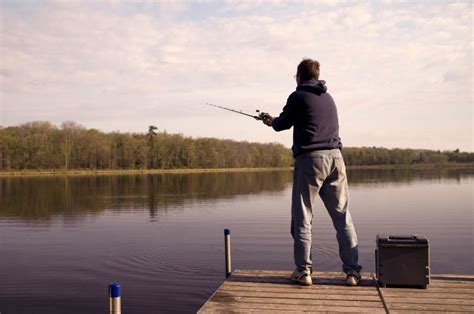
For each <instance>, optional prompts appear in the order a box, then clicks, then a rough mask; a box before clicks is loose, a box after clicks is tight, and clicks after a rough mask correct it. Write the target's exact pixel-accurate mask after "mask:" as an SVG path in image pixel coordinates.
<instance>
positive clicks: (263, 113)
mask: <svg viewBox="0 0 474 314" xmlns="http://www.w3.org/2000/svg"><path fill="white" fill-rule="evenodd" d="M255 111H256V112H257V113H258V116H253V117H254V118H255V120H263V119H265V118H266V117H267V116H269V114H268V113H266V112H260V110H258V109H257V110H255Z"/></svg>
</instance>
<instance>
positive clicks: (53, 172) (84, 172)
mask: <svg viewBox="0 0 474 314" xmlns="http://www.w3.org/2000/svg"><path fill="white" fill-rule="evenodd" d="M347 169H348V170H401V169H403V170H409V169H413V170H429V169H436V170H441V169H474V163H465V164H464V163H447V164H418V165H354V166H347ZM290 170H293V167H275V168H203V169H200V168H195V169H101V170H92V169H75V170H68V171H65V170H63V169H50V170H11V171H0V178H1V177H22V176H91V175H92V176H97V175H145V174H192V173H224V172H230V173H235V172H267V171H290Z"/></svg>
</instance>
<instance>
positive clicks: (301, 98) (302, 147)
mask: <svg viewBox="0 0 474 314" xmlns="http://www.w3.org/2000/svg"><path fill="white" fill-rule="evenodd" d="M325 84H326V82H325V81H318V80H309V81H304V82H302V83H301V84H300V85H298V87H297V88H296V91H294V92H293V93H292V94H291V95H290V96H289V97H288V100H287V102H286V105H285V107H283V112H282V113H280V116H279V117H277V118H275V119H274V120H273V123H272V127H273V129H274V130H275V131H282V130H287V129H289V128H291V127H293V147H292V148H291V149H292V150H293V156H294V157H296V156H298V155H301V154H304V153H307V152H311V151H315V150H323V149H333V148H339V149H340V148H342V143H341V139H340V138H339V122H338V119H337V109H336V104H335V103H334V100H333V99H332V97H331V95H330V94H328V93H326V90H327V87H326V86H325Z"/></svg>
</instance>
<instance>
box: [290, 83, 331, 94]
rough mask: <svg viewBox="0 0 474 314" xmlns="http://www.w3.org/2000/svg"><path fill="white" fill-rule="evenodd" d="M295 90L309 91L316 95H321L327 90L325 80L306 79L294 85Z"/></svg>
mask: <svg viewBox="0 0 474 314" xmlns="http://www.w3.org/2000/svg"><path fill="white" fill-rule="evenodd" d="M296 90H297V91H305V92H310V93H313V94H316V95H321V94H323V93H325V92H326V91H327V90H328V88H327V87H326V81H323V80H308V81H304V82H302V83H301V84H300V85H298V87H296Z"/></svg>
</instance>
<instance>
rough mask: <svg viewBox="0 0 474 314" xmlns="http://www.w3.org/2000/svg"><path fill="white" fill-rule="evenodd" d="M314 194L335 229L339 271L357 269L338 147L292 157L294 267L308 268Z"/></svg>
mask: <svg viewBox="0 0 474 314" xmlns="http://www.w3.org/2000/svg"><path fill="white" fill-rule="evenodd" d="M318 193H319V195H320V196H321V199H322V200H323V202H324V205H325V206H326V209H327V211H328V213H329V215H330V216H331V219H332V222H333V225H334V228H335V229H336V232H337V236H336V237H337V242H338V243H339V256H340V257H341V260H342V270H343V271H344V272H346V273H347V272H348V271H350V270H355V271H358V272H360V270H361V269H362V267H361V266H360V265H359V264H358V246H357V235H356V232H355V228H354V224H353V223H352V218H351V214H350V213H349V208H348V186H347V177H346V166H345V164H344V159H343V158H342V155H341V152H340V150H339V149H331V150H320V151H314V152H310V153H306V154H303V155H300V156H297V157H296V159H295V168H294V174H293V196H292V202H291V235H292V236H293V240H294V259H295V264H296V267H298V269H299V270H300V271H304V270H306V271H309V270H311V269H312V264H313V262H312V260H311V240H312V232H311V225H312V220H313V211H312V208H313V204H314V202H315V197H316V196H317V195H318Z"/></svg>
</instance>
